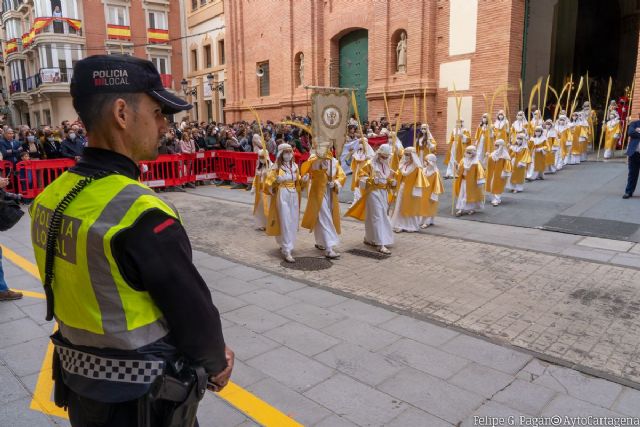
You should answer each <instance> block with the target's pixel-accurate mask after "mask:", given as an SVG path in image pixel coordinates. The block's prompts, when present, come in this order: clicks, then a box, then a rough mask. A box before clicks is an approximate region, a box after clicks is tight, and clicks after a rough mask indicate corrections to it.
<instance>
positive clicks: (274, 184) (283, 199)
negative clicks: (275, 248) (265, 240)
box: [265, 143, 306, 262]
mask: <svg viewBox="0 0 640 427" xmlns="http://www.w3.org/2000/svg"><path fill="white" fill-rule="evenodd" d="M303 182H306V178H301V176H300V170H299V169H298V165H297V164H296V162H294V161H293V148H292V147H291V145H289V144H287V143H283V144H280V145H278V157H277V158H276V162H275V163H274V164H273V166H272V167H271V171H270V172H269V175H268V176H267V179H266V181H265V186H266V187H265V188H266V189H267V191H269V192H270V193H271V204H270V206H269V216H268V217H267V235H268V236H275V238H276V242H277V243H278V245H280V251H281V252H282V256H283V257H284V259H285V261H287V262H295V259H294V258H293V256H292V255H291V252H292V251H293V247H294V245H295V242H296V234H297V232H298V224H299V223H300V192H301V188H302V184H303Z"/></svg>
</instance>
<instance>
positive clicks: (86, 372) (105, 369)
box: [56, 346, 164, 384]
mask: <svg viewBox="0 0 640 427" xmlns="http://www.w3.org/2000/svg"><path fill="white" fill-rule="evenodd" d="M56 350H57V352H58V355H59V356H60V362H61V365H62V369H64V370H65V371H67V372H68V373H70V374H74V375H80V376H83V377H86V378H90V379H94V380H103V381H113V382H120V383H131V384H151V383H152V382H153V381H154V380H155V379H156V378H157V377H158V376H160V375H162V374H163V371H164V369H163V368H164V362H163V361H161V360H122V359H109V358H106V357H99V356H96V355H93V354H89V353H85V352H83V351H78V350H74V349H71V348H68V347H61V346H56Z"/></svg>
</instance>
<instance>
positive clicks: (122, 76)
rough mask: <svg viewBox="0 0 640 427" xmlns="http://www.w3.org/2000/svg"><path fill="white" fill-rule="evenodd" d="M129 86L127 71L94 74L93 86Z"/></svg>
mask: <svg viewBox="0 0 640 427" xmlns="http://www.w3.org/2000/svg"><path fill="white" fill-rule="evenodd" d="M128 84H129V75H128V74H127V70H96V71H94V72H93V85H94V86H95V87H100V86H120V85H128Z"/></svg>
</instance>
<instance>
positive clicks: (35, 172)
mask: <svg viewBox="0 0 640 427" xmlns="http://www.w3.org/2000/svg"><path fill="white" fill-rule="evenodd" d="M308 158H309V154H308V153H307V154H300V153H298V152H296V153H295V161H296V163H298V164H302V162H304V161H306V160H307V159H308ZM257 161H258V155H257V153H244V152H237V151H204V152H198V153H195V154H161V155H159V156H158V158H157V159H156V160H153V161H143V162H140V163H139V167H140V181H141V182H142V183H143V184H145V185H147V186H149V187H151V188H165V187H176V186H181V185H183V184H186V183H190V182H196V181H205V180H210V179H219V180H223V181H231V182H233V183H238V184H249V183H251V182H253V177H254V174H255V170H256V162H257ZM73 165H75V160H73V159H53V160H29V161H26V162H19V163H18V164H17V165H16V168H15V169H16V170H15V173H14V175H15V177H16V182H17V185H18V188H17V192H18V193H20V194H22V196H23V197H24V198H27V199H33V198H34V197H36V196H37V195H38V194H40V193H41V192H42V190H43V189H44V187H46V186H47V185H48V184H50V183H51V182H52V181H53V180H54V179H56V178H57V177H58V176H60V175H61V174H62V172H64V171H66V170H67V169H69V168H70V167H72V166H73ZM0 166H1V167H2V170H3V173H4V176H11V175H12V173H13V164H12V163H11V162H9V161H3V162H1V163H0ZM12 190H13V189H12V188H11V187H9V188H8V191H12Z"/></svg>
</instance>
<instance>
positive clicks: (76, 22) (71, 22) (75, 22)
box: [65, 18, 82, 31]
mask: <svg viewBox="0 0 640 427" xmlns="http://www.w3.org/2000/svg"><path fill="white" fill-rule="evenodd" d="M65 20H66V21H67V22H68V23H69V25H70V26H71V27H72V28H73V29H74V30H76V31H79V30H80V29H81V28H82V21H80V20H79V19H71V18H65Z"/></svg>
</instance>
